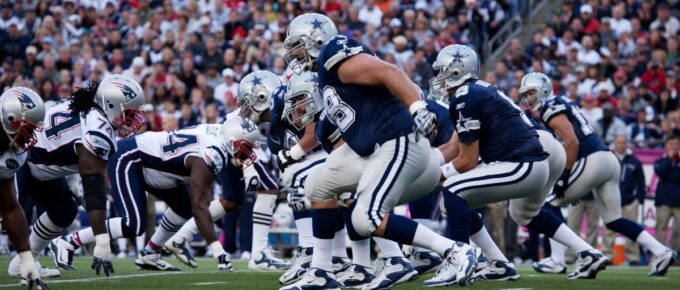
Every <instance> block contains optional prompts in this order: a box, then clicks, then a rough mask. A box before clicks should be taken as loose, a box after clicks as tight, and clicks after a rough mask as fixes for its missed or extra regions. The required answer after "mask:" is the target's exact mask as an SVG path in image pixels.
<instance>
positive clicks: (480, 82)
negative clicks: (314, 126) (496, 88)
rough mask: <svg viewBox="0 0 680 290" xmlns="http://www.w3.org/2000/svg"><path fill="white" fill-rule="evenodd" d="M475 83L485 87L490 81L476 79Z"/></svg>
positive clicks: (488, 85)
mask: <svg viewBox="0 0 680 290" xmlns="http://www.w3.org/2000/svg"><path fill="white" fill-rule="evenodd" d="M475 84H478V85H480V86H482V87H485V88H487V87H490V86H491V84H490V83H487V82H485V81H483V80H477V81H475Z"/></svg>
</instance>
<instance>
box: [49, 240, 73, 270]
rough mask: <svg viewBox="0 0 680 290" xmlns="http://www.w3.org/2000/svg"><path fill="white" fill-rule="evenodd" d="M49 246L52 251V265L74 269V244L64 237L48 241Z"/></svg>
mask: <svg viewBox="0 0 680 290" xmlns="http://www.w3.org/2000/svg"><path fill="white" fill-rule="evenodd" d="M49 248H50V250H51V251H52V258H53V259H54V265H55V266H56V267H57V268H62V269H64V270H75V269H76V268H75V267H73V252H75V251H76V249H77V248H78V247H77V246H76V245H73V244H71V243H69V242H67V241H66V240H64V239H54V240H52V241H51V242H50V245H49Z"/></svg>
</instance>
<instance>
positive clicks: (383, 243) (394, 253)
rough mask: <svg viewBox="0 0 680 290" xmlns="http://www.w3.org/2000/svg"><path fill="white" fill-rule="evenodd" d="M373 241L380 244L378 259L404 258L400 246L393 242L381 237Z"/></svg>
mask: <svg viewBox="0 0 680 290" xmlns="http://www.w3.org/2000/svg"><path fill="white" fill-rule="evenodd" d="M373 240H374V241H375V243H376V244H378V248H380V253H379V254H378V257H380V258H391V257H401V258H403V257H404V253H403V252H402V251H401V248H399V244H398V243H397V242H395V241H392V240H387V239H384V238H381V237H373Z"/></svg>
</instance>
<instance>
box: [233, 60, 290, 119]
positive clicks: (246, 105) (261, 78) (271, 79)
mask: <svg viewBox="0 0 680 290" xmlns="http://www.w3.org/2000/svg"><path fill="white" fill-rule="evenodd" d="M281 86H282V84H281V80H280V79H279V77H277V76H276V75H275V74H273V73H271V72H268V71H264V70H261V71H256V72H252V73H249V74H248V75H246V76H245V77H243V79H241V82H240V83H239V85H238V94H237V96H236V103H237V104H238V107H239V109H241V112H240V115H241V117H244V118H246V119H250V120H251V121H253V122H254V123H255V124H259V123H260V115H261V114H262V113H263V112H264V111H266V110H268V109H269V105H270V103H271V99H272V95H274V93H276V91H277V90H278V89H279V88H280V87H281Z"/></svg>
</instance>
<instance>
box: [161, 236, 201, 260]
mask: <svg viewBox="0 0 680 290" xmlns="http://www.w3.org/2000/svg"><path fill="white" fill-rule="evenodd" d="M164 248H165V250H166V251H168V252H170V253H172V254H173V255H175V258H177V260H180V262H182V263H184V264H185V265H187V266H189V267H192V268H196V267H198V263H197V262H196V259H195V258H194V255H193V254H192V253H191V249H190V248H189V242H188V241H187V240H186V239H184V238H183V237H180V236H175V237H173V238H172V239H170V240H169V241H167V242H166V243H165V247H164Z"/></svg>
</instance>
